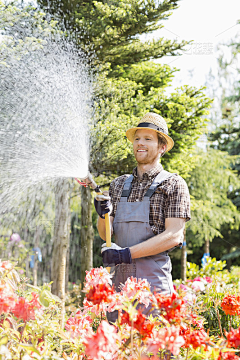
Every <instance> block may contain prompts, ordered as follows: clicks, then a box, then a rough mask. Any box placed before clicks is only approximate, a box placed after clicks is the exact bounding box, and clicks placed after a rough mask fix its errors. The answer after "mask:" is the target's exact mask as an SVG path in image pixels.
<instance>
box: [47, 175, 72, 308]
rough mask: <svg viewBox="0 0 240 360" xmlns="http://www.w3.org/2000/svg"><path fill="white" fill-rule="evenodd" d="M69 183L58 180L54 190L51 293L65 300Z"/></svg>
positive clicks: (64, 180)
mask: <svg viewBox="0 0 240 360" xmlns="http://www.w3.org/2000/svg"><path fill="white" fill-rule="evenodd" d="M68 223H69V183H68V180H66V179H62V180H59V181H58V183H57V186H56V191H55V222H54V234H53V251H52V269H51V279H52V281H53V284H52V293H53V294H55V295H57V296H58V297H60V299H62V301H63V303H64V300H65V284H66V261H67V260H66V259H67V251H68V247H69V224H68Z"/></svg>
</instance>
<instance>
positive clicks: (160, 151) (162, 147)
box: [159, 145, 167, 154]
mask: <svg viewBox="0 0 240 360" xmlns="http://www.w3.org/2000/svg"><path fill="white" fill-rule="evenodd" d="M166 148H167V145H161V146H159V154H162V153H164V152H165V151H166Z"/></svg>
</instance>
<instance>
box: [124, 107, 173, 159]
mask: <svg viewBox="0 0 240 360" xmlns="http://www.w3.org/2000/svg"><path fill="white" fill-rule="evenodd" d="M139 129H152V130H155V131H156V132H158V133H159V134H161V135H162V137H164V138H165V139H166V141H167V149H166V152H167V151H169V150H171V149H172V147H173V145H174V141H173V139H172V138H170V136H168V127H167V123H166V121H165V120H164V118H163V117H162V116H160V115H158V114H155V113H152V112H149V113H147V114H146V115H144V117H143V118H142V119H141V120H140V123H139V124H138V126H137V127H134V128H131V129H128V130H127V131H126V136H127V138H128V140H129V141H131V142H133V141H134V135H135V132H136V131H137V130H139Z"/></svg>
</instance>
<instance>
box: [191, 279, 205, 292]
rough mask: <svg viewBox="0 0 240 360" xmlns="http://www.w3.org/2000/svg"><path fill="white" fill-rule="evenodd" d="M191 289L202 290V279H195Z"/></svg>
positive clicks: (203, 287)
mask: <svg viewBox="0 0 240 360" xmlns="http://www.w3.org/2000/svg"><path fill="white" fill-rule="evenodd" d="M192 289H193V290H194V291H204V290H205V285H204V283H203V282H202V281H199V280H197V281H194V282H193V283H192Z"/></svg>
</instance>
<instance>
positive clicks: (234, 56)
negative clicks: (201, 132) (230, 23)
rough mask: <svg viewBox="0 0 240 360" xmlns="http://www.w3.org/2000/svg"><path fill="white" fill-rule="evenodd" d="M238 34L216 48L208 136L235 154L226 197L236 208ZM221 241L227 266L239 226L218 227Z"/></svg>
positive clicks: (234, 256)
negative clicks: (232, 182) (232, 178)
mask: <svg viewBox="0 0 240 360" xmlns="http://www.w3.org/2000/svg"><path fill="white" fill-rule="evenodd" d="M239 40H240V38H239V36H236V37H235V38H234V39H233V40H231V41H230V42H229V43H228V44H223V45H222V46H221V47H220V48H219V55H218V75H219V77H218V79H217V80H215V84H216V85H215V87H216V90H215V89H213V92H214V93H215V94H218V98H219V102H218V104H217V107H216V111H215V112H212V113H211V115H212V123H213V126H212V129H211V130H212V131H211V133H210V134H209V139H210V141H212V147H214V148H216V149H219V150H222V151H226V152H228V154H229V155H232V156H235V161H233V162H232V165H231V166H232V169H233V170H235V171H236V172H237V174H238V185H237V186H236V187H235V188H234V189H232V191H230V192H229V199H231V201H232V202H233V204H234V205H235V206H236V207H237V209H238V211H239V210H240V182H239V176H240V126H239V124H240V118H239V110H240V96H239V93H240V86H239V80H238V78H237V77H236V72H237V73H240V68H239V58H240V41H239ZM226 47H227V48H228V49H230V51H231V56H230V57H229V58H228V59H226V57H225V56H224V53H225V51H224V50H225V48H226ZM220 232H221V234H222V236H223V239H224V242H222V241H221V239H220V238H219V237H218V236H217V237H216V238H215V239H214V243H215V244H217V245H218V246H216V252H217V253H218V255H219V256H220V257H222V256H223V257H222V258H223V259H226V260H227V263H228V267H230V266H231V264H232V263H235V264H240V262H239V254H240V247H239V230H238V228H236V227H233V226H230V224H228V223H225V224H223V225H222V228H221V230H220Z"/></svg>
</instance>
